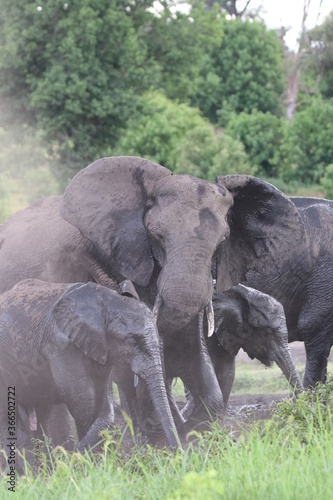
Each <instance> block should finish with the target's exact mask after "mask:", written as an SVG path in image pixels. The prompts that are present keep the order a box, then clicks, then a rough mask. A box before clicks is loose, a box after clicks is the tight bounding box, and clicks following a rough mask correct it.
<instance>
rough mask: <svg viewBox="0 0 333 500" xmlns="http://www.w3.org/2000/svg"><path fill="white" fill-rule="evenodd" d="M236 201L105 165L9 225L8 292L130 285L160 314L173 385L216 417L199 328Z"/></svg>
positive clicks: (210, 189) (127, 166)
mask: <svg viewBox="0 0 333 500" xmlns="http://www.w3.org/2000/svg"><path fill="white" fill-rule="evenodd" d="M232 203H233V200H232V196H231V195H230V194H229V193H228V191H227V190H226V189H225V188H224V187H223V186H222V185H218V184H214V183H210V182H207V181H204V180H201V179H197V178H195V177H191V176H188V175H174V176H173V175H171V171H169V170H168V169H165V168H164V167H161V166H160V165H157V164H155V163H152V162H150V161H148V160H145V159H143V158H135V157H114V158H104V159H101V160H97V161H96V162H94V163H92V164H91V165H90V166H88V167H86V168H85V169H83V170H82V171H80V172H79V173H78V174H77V175H76V177H75V178H74V179H73V180H72V181H71V182H70V183H69V185H68V187H67V189H66V191H65V194H64V196H63V197H51V198H47V199H45V200H43V201H40V202H37V203H35V204H34V205H32V206H31V207H30V208H28V209H25V210H23V211H21V212H18V213H17V214H15V215H14V216H13V217H11V218H10V219H9V220H8V221H7V222H6V223H5V224H3V225H2V226H1V228H0V263H1V264H0V287H1V291H5V290H7V289H9V288H10V287H12V286H13V285H14V284H15V283H17V282H18V281H20V280H22V279H24V278H38V279H42V280H45V281H53V282H66V283H67V282H77V281H80V282H81V281H83V282H85V281H88V280H94V281H96V282H97V283H99V284H102V285H106V286H110V287H111V288H113V287H114V286H117V284H118V283H119V282H120V281H122V280H123V279H126V278H128V279H130V280H131V281H133V283H134V285H135V287H136V289H137V291H138V294H139V297H140V299H141V300H142V301H144V302H145V303H146V304H147V305H148V306H149V307H150V308H151V309H154V315H155V317H156V318H157V326H158V330H159V332H160V334H161V337H162V339H163V345H164V361H165V371H166V377H167V378H168V379H171V378H173V377H180V378H181V379H182V380H183V381H184V383H185V384H186V386H187V387H188V388H189V389H190V390H191V393H192V394H193V397H194V400H195V404H196V408H197V411H198V413H200V412H201V411H206V409H207V410H208V413H209V414H214V413H215V412H216V411H219V410H220V409H221V408H222V407H223V399H222V394H221V390H220V387H219V384H218V381H217V379H216V376H215V373H214V368H213V366H212V363H211V360H210V357H209V355H208V353H207V350H206V348H205V346H204V345H203V344H202V342H201V338H200V328H201V327H199V325H198V322H199V320H200V321H202V320H203V313H204V311H205V309H206V308H207V306H209V304H210V303H211V299H212V294H213V286H212V280H211V261H212V258H213V255H214V253H215V251H216V248H217V247H219V245H220V244H221V243H222V242H223V241H224V240H225V239H226V238H227V236H228V234H229V225H228V223H227V220H226V216H227V213H228V210H229V208H230V207H231V205H232ZM60 213H61V215H60ZM211 317H212V314H211V313H209V312H208V318H210V319H211ZM211 328H212V326H211Z"/></svg>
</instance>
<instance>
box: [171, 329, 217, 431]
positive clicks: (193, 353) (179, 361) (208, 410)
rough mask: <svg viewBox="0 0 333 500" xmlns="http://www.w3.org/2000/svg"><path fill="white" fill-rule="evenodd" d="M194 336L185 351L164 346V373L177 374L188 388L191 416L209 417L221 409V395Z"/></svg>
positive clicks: (203, 348) (205, 354) (203, 349)
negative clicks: (190, 397) (193, 341)
mask: <svg viewBox="0 0 333 500" xmlns="http://www.w3.org/2000/svg"><path fill="white" fill-rule="evenodd" d="M196 340H197V342H195V343H192V344H191V345H189V346H188V348H187V350H186V352H184V350H183V349H181V350H180V349H177V348H173V349H171V348H170V347H166V354H165V360H166V373H167V376H175V377H176V376H177V377H180V378H181V379H182V381H183V383H184V385H185V386H186V387H187V389H188V390H189V391H190V393H191V395H192V397H193V400H194V410H193V413H192V415H191V419H192V420H193V421H197V420H199V421H201V420H207V419H209V420H211V419H215V417H216V416H217V415H218V414H219V413H220V412H221V411H222V410H223V397H222V392H221V389H220V386H219V383H218V381H217V378H216V375H215V371H214V367H213V365H212V361H211V359H210V356H209V354H208V352H207V349H206V346H205V344H204V340H203V339H201V338H200V337H198V338H197V339H196ZM173 347H174V346H173ZM192 423H193V422H192ZM187 427H188V425H187Z"/></svg>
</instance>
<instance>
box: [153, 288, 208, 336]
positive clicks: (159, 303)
mask: <svg viewBox="0 0 333 500" xmlns="http://www.w3.org/2000/svg"><path fill="white" fill-rule="evenodd" d="M162 302H163V300H162V297H161V294H158V295H157V297H156V300H155V303H154V307H153V315H154V319H155V322H156V324H157V322H158V316H159V312H160V310H161V307H162ZM204 312H206V318H207V325H208V332H207V336H208V337H211V336H212V335H213V333H214V330H215V322H214V310H213V303H212V300H210V301H209V302H208V304H207V305H206V306H205V307H204V308H203V309H202V310H201V311H199V312H198V314H199V316H202V321H203V313H204Z"/></svg>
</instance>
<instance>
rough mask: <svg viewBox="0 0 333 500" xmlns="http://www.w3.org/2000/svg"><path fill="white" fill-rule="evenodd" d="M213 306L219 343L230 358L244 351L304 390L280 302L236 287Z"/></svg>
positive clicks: (221, 293)
mask: <svg viewBox="0 0 333 500" xmlns="http://www.w3.org/2000/svg"><path fill="white" fill-rule="evenodd" d="M213 304H214V314H215V327H216V336H217V339H218V342H219V344H220V345H221V346H222V347H223V348H224V349H226V351H227V352H228V353H229V354H230V355H231V356H236V355H237V353H238V351H239V349H240V348H242V349H243V350H244V351H245V352H246V353H247V354H248V355H249V357H250V358H251V359H254V358H257V359H258V360H259V361H261V363H263V364H264V365H266V366H270V365H271V364H272V362H273V361H275V362H276V363H277V365H278V366H279V367H280V368H281V370H282V372H283V374H284V375H285V377H286V378H287V380H288V381H289V382H290V384H291V386H292V387H296V389H297V390H302V389H303V386H302V383H301V380H300V377H299V375H298V373H297V370H296V367H295V365H294V362H293V360H292V357H291V354H290V351H289V347H288V331H287V325H286V320H285V315H284V310H283V307H282V305H281V304H280V303H279V302H278V301H276V300H275V299H273V298H272V297H270V296H269V295H266V294H264V293H262V292H259V291H258V290H254V289H253V288H250V287H247V286H243V285H236V286H234V287H232V288H231V289H230V290H227V291H225V292H220V293H218V294H217V295H216V297H214V301H213ZM222 369H225V367H222ZM219 380H221V377H219ZM224 382H227V381H224V380H222V384H223V383H224ZM222 392H224V391H223V387H222Z"/></svg>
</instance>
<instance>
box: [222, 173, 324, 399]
mask: <svg viewBox="0 0 333 500" xmlns="http://www.w3.org/2000/svg"><path fill="white" fill-rule="evenodd" d="M216 182H217V183H220V184H221V186H223V187H224V188H227V189H228V191H229V192H230V193H231V194H232V196H233V200H234V204H233V206H232V208H231V209H230V211H229V214H228V221H229V226H230V238H229V239H228V240H227V241H226V242H224V243H222V244H221V246H220V248H219V251H218V253H217V256H216V269H217V291H218V292H221V291H225V290H228V289H229V288H231V287H232V286H233V285H236V284H238V283H243V284H244V285H246V286H249V287H252V288H255V289H257V290H260V291H262V292H263V293H266V294H268V295H271V296H272V297H274V298H275V299H276V300H278V301H279V302H281V304H282V305H283V307H284V311H285V316H286V322H287V328H288V341H289V342H292V341H295V340H299V341H304V344H305V350H306V358H307V359H306V367H305V375H304V381H303V383H304V386H305V387H309V386H313V385H315V383H316V382H319V381H321V382H324V381H325V377H326V368H327V358H328V356H329V353H330V348H331V346H332V344H333V309H332V305H331V301H330V297H332V296H333V203H332V202H330V201H327V200H317V199H307V198H291V199H290V198H288V197H287V196H286V195H284V194H283V193H282V192H281V191H279V190H278V189H277V188H275V187H274V186H272V185H271V184H269V183H267V182H265V181H263V180H261V179H258V178H255V177H250V176H245V175H230V176H219V177H218V178H217V179H216ZM229 364H230V363H229ZM230 366H231V365H230ZM226 369H227V368H226ZM226 390H227V389H226Z"/></svg>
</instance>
